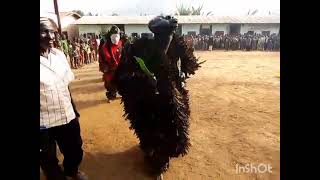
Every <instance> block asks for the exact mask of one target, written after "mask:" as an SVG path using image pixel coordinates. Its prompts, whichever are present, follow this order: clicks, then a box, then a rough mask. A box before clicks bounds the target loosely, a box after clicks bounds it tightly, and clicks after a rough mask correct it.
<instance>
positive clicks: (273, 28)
mask: <svg viewBox="0 0 320 180" xmlns="http://www.w3.org/2000/svg"><path fill="white" fill-rule="evenodd" d="M279 28H280V24H243V25H241V29H240V32H241V34H243V33H247V32H248V31H254V32H255V33H261V32H262V31H270V34H272V33H276V34H277V33H278V32H279Z"/></svg>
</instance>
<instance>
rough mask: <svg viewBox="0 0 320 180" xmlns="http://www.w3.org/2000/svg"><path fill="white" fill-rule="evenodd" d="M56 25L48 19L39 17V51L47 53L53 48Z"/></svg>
mask: <svg viewBox="0 0 320 180" xmlns="http://www.w3.org/2000/svg"><path fill="white" fill-rule="evenodd" d="M57 29H58V28H57V26H56V24H55V23H54V22H53V21H52V20H50V19H49V18H45V17H40V50H42V51H47V50H48V49H50V48H53V42H54V40H55V32H57Z"/></svg>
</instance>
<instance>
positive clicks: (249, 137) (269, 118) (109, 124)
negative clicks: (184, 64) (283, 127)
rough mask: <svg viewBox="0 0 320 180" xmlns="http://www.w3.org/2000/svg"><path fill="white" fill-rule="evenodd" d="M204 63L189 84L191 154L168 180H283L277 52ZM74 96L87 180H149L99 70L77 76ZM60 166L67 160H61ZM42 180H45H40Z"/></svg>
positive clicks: (176, 162)
mask: <svg viewBox="0 0 320 180" xmlns="http://www.w3.org/2000/svg"><path fill="white" fill-rule="evenodd" d="M196 55H197V56H198V57H200V58H201V59H202V60H207V61H206V62H205V63H204V64H203V65H202V66H203V67H202V68H201V69H200V70H199V71H197V73H196V75H194V76H192V77H191V78H190V79H189V80H188V81H187V89H189V90H190V105H191V119H190V124H191V125H190V139H191V144H192V147H191V148H190V152H189V154H188V155H186V156H184V157H180V158H176V159H172V160H171V163H170V169H169V171H168V172H167V173H166V174H165V175H164V179H166V180H207V179H208V180H209V179H210V180H213V179H222V180H233V179H235V180H237V179H239V180H247V179H270V180H276V179H280V79H279V74H280V53H279V52H241V51H229V52H225V51H212V52H196ZM74 73H75V75H76V80H75V81H74V82H73V83H72V85H71V92H72V94H73V97H74V99H75V103H76V105H77V107H78V109H79V111H80V114H81V118H80V123H81V128H82V131H81V133H82V138H83V143H84V144H83V148H84V159H83V162H82V164H81V169H82V170H83V171H84V172H86V173H87V174H88V176H89V178H90V180H152V179H154V178H153V177H150V176H149V175H148V174H146V173H145V168H146V165H145V163H144V160H143V154H142V152H141V151H140V150H139V148H138V146H137V144H138V139H137V138H136V137H135V135H134V134H133V131H131V130H129V128H128V127H129V124H128V122H127V121H125V120H124V118H123V117H122V115H123V108H122V105H121V104H120V99H118V100H116V101H113V102H111V103H107V101H106V98H105V90H104V86H103V82H102V80H101V73H100V72H99V71H98V64H97V63H95V64H91V65H87V66H85V67H83V68H81V69H78V70H75V71H74ZM59 159H62V157H61V156H59ZM247 163H253V164H256V165H257V164H260V163H263V164H270V165H271V167H272V173H237V172H236V166H237V165H239V166H244V165H246V164H247ZM41 179H43V178H41Z"/></svg>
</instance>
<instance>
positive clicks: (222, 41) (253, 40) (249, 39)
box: [184, 34, 280, 51]
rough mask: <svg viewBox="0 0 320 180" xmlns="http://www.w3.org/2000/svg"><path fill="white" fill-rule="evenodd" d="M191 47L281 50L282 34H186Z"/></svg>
mask: <svg viewBox="0 0 320 180" xmlns="http://www.w3.org/2000/svg"><path fill="white" fill-rule="evenodd" d="M184 38H185V40H186V41H187V43H188V45H189V46H190V47H193V48H194V49H195V50H209V51H211V50H217V49H224V50H227V51H228V50H244V51H255V50H259V51H279V50H280V34H271V35H262V34H253V35H252V34H225V35H215V36H208V35H200V34H199V35H195V36H193V35H184Z"/></svg>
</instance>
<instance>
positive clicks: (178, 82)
mask: <svg viewBox="0 0 320 180" xmlns="http://www.w3.org/2000/svg"><path fill="white" fill-rule="evenodd" d="M177 26H178V23H177V20H176V19H175V18H172V17H170V16H167V17H163V16H158V17H156V18H154V19H153V20H151V21H150V22H149V24H148V27H149V29H150V30H151V31H152V32H153V33H154V37H153V38H150V37H143V38H141V39H138V40H136V41H135V42H134V43H133V44H130V45H128V46H126V47H125V48H124V50H123V52H122V57H121V62H120V64H119V67H118V69H117V71H116V76H115V80H116V83H117V88H118V91H119V94H120V95H121V96H122V103H123V104H124V112H125V114H124V116H125V117H126V118H127V119H128V120H129V121H130V124H131V126H130V129H133V130H134V132H135V134H136V135H137V137H138V138H139V140H140V148H141V149H142V151H143V152H144V153H145V158H146V160H147V161H148V162H149V163H150V166H151V169H152V172H153V173H155V174H156V175H157V178H158V179H161V178H162V173H163V172H165V171H166V170H167V169H168V167H169V159H170V158H172V157H178V156H180V155H182V156H183V155H185V154H187V152H188V149H189V146H190V143H189V137H188V136H189V134H188V130H189V115H190V109H189V98H188V91H187V90H186V89H185V88H184V87H183V86H184V83H185V79H186V78H188V76H187V75H190V74H194V73H195V71H196V70H197V69H198V68H199V67H200V64H201V63H198V62H197V61H198V59H196V58H195V56H194V55H193V50H192V49H191V48H189V47H188V46H187V44H186V42H185V41H184V39H183V37H178V36H177V35H175V34H174V32H175V29H176V28H177ZM179 59H180V60H181V72H180V71H179V68H178V65H177V62H178V60H179ZM181 74H183V75H181ZM184 75H186V76H184Z"/></svg>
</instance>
